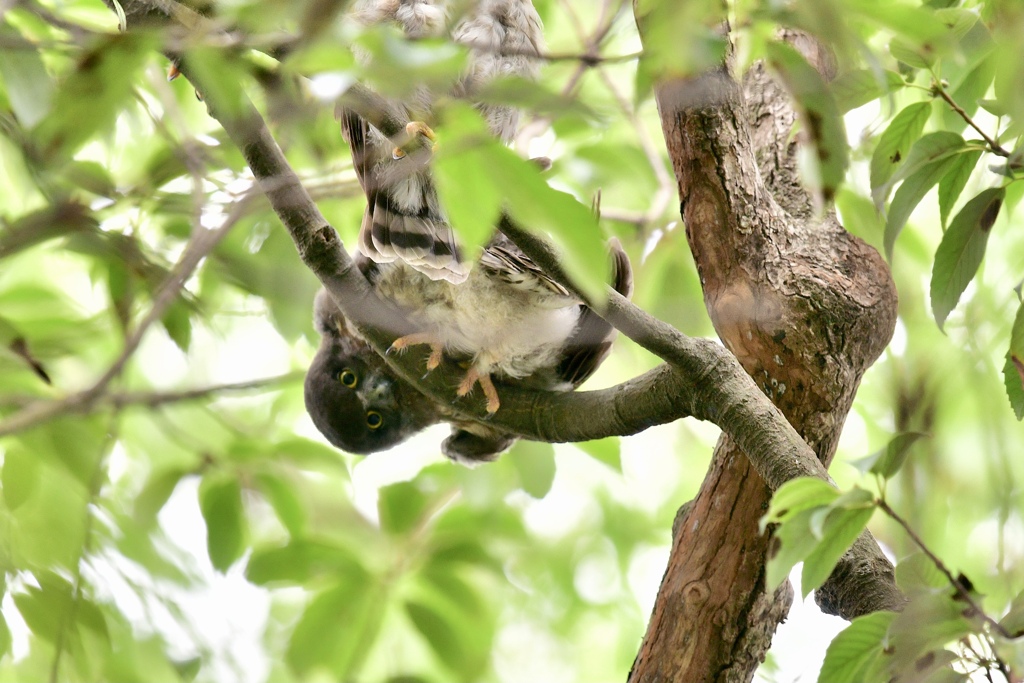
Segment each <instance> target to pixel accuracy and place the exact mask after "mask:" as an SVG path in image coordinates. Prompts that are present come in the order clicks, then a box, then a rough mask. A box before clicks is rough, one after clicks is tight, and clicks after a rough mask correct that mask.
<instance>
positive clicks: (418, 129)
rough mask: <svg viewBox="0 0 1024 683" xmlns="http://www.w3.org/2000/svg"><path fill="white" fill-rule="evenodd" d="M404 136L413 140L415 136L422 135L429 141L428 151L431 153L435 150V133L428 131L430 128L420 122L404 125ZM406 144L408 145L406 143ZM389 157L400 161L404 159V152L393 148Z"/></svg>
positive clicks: (399, 148)
mask: <svg viewBox="0 0 1024 683" xmlns="http://www.w3.org/2000/svg"><path fill="white" fill-rule="evenodd" d="M405 134H406V135H407V136H408V137H409V139H410V140H415V139H416V136H417V135H422V136H423V137H425V138H426V139H427V140H429V141H430V151H431V152H433V151H434V150H435V149H437V133H435V132H434V131H433V130H431V129H430V126H428V125H427V124H425V123H423V122H422V121H410V122H409V123H407V124H405ZM406 144H408V143H406ZM391 156H392V157H393V158H395V159H402V158H404V157H405V150H404V149H402V148H401V147H395V148H394V149H393V150H391Z"/></svg>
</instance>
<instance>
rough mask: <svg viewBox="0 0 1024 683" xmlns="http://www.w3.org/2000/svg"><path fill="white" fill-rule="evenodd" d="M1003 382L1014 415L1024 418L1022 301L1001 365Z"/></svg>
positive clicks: (1019, 418)
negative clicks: (1003, 361)
mask: <svg viewBox="0 0 1024 683" xmlns="http://www.w3.org/2000/svg"><path fill="white" fill-rule="evenodd" d="M1003 384H1004V385H1005V386H1006V397H1007V398H1008V399H1009V401H1010V407H1011V408H1013V413H1014V415H1016V416H1017V419H1018V420H1021V419H1024V303H1022V304H1021V305H1020V306H1019V307H1018V308H1017V315H1016V317H1014V319H1013V330H1012V331H1011V332H1010V348H1009V350H1008V351H1007V352H1006V364H1005V365H1003Z"/></svg>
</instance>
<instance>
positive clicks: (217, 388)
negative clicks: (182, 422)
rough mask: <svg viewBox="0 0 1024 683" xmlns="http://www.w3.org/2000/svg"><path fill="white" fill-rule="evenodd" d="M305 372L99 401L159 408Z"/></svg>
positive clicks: (262, 385) (299, 376)
mask: <svg viewBox="0 0 1024 683" xmlns="http://www.w3.org/2000/svg"><path fill="white" fill-rule="evenodd" d="M304 375H305V373H302V372H288V373H285V374H283V375H277V376H276V377H267V378H265V379H254V380H249V381H247V382H234V383H231V384H216V385H213V386H209V387H199V388H196V389H183V390H181V391H131V392H128V391H126V392H114V393H110V394H106V395H105V396H103V398H102V400H101V401H100V402H99V403H100V404H103V405H111V406H113V407H114V408H117V409H122V408H128V407H136V406H143V407H146V408H157V407H159V406H162V405H167V404H168V403H181V402H184V401H195V400H198V399H202V398H208V397H210V396H217V395H220V394H227V393H234V392H243V391H252V390H253V389H266V388H270V387H274V386H275V385H278V384H288V383H289V382H296V381H298V380H300V379H302V378H303V376H304Z"/></svg>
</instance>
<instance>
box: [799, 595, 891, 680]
mask: <svg viewBox="0 0 1024 683" xmlns="http://www.w3.org/2000/svg"><path fill="white" fill-rule="evenodd" d="M895 618H896V613H895V612H873V613H871V614H866V615H864V616H862V617H857V618H856V619H854V620H853V621H852V622H850V625H849V626H847V627H846V629H844V630H843V632H842V633H840V634H839V635H837V636H836V637H835V639H834V640H833V641H832V642H831V643H830V644H829V646H828V650H826V651H825V661H824V662H822V664H821V673H819V674H818V683H871V679H870V678H868V674H869V672H871V671H873V670H875V669H876V668H877V667H878V663H879V662H880V660H881V658H882V656H883V654H884V651H885V636H886V633H887V632H888V630H889V625H890V624H892V622H893V620H894V619H895Z"/></svg>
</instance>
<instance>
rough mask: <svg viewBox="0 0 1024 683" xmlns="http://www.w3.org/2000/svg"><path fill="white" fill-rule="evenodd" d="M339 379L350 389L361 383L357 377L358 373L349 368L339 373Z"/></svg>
mask: <svg viewBox="0 0 1024 683" xmlns="http://www.w3.org/2000/svg"><path fill="white" fill-rule="evenodd" d="M338 381H339V382H341V383H342V384H344V385H345V386H346V387H348V388H349V389H355V388H356V385H357V384H359V378H358V377H356V373H354V372H352V371H351V370H349V369H348V368H345V369H344V370H342V371H341V372H339V373H338Z"/></svg>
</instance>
